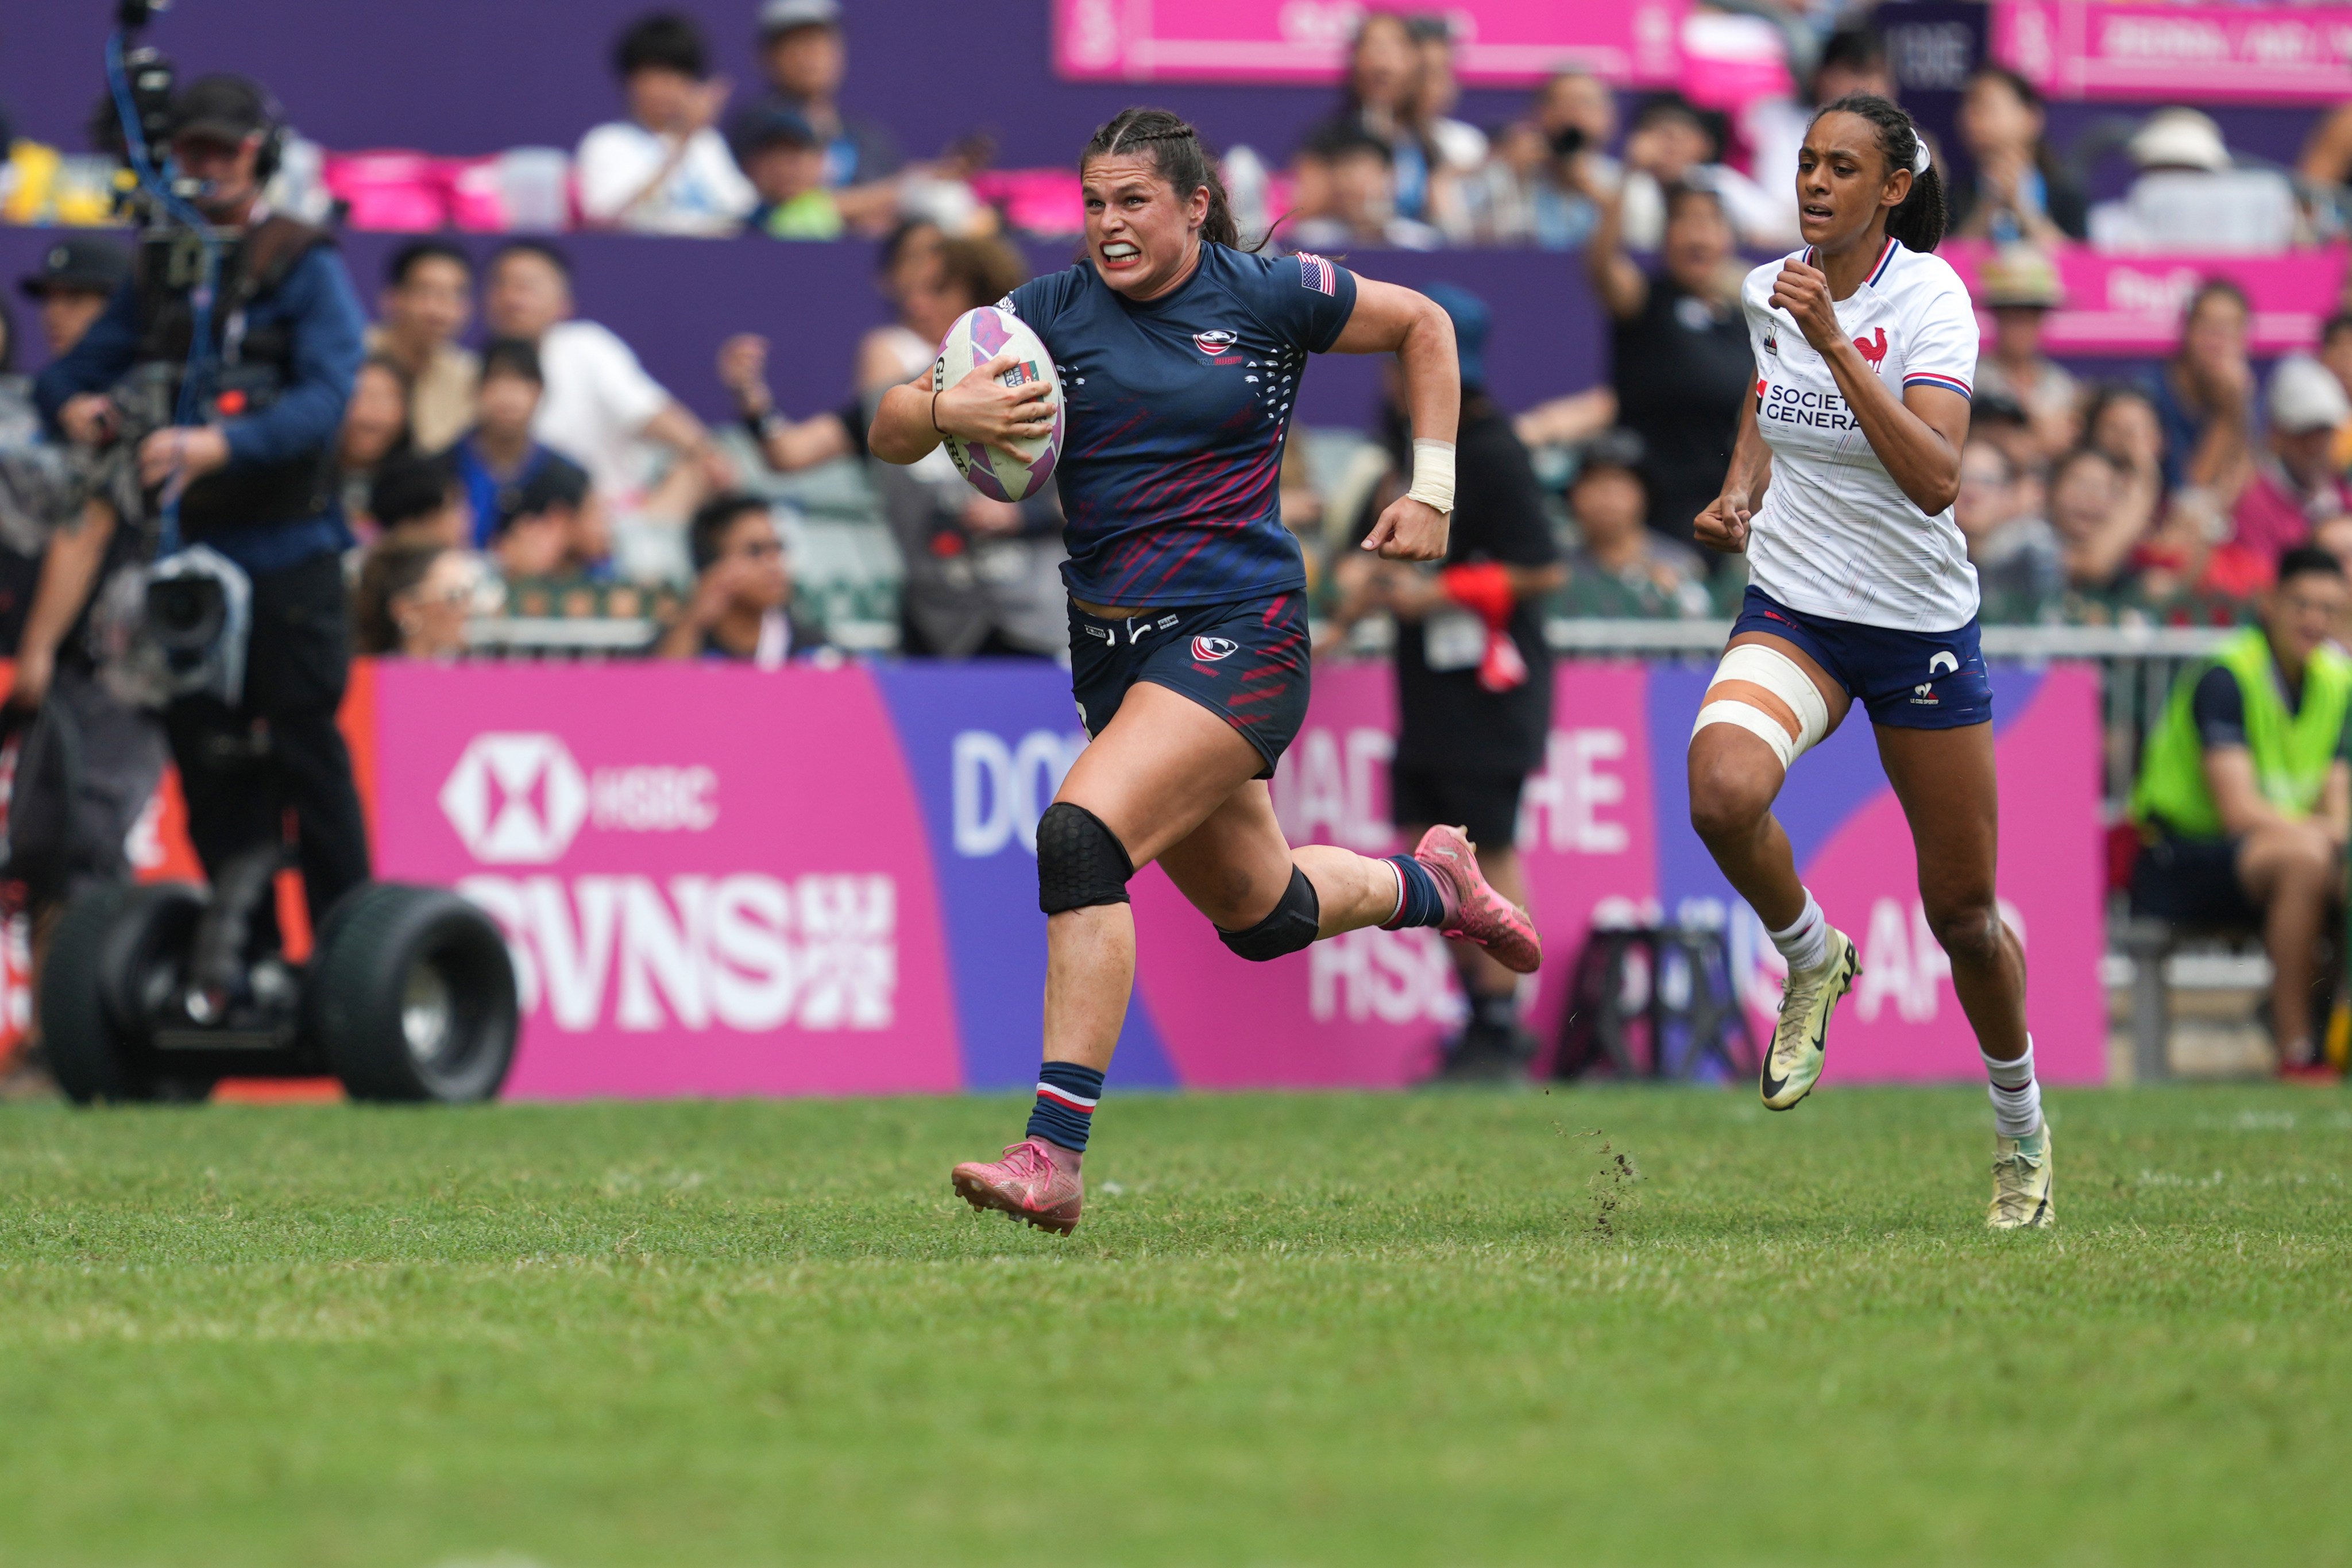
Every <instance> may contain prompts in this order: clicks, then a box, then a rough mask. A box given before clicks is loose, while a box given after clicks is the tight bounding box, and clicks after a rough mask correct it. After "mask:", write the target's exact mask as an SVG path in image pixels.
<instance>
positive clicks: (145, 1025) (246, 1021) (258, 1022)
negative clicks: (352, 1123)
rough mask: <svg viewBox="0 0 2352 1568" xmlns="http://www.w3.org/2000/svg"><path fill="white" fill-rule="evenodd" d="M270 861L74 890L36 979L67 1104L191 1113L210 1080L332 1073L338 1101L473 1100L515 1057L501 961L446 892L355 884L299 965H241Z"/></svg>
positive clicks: (485, 923)
mask: <svg viewBox="0 0 2352 1568" xmlns="http://www.w3.org/2000/svg"><path fill="white" fill-rule="evenodd" d="M283 863H284V854H283V851H282V850H280V849H278V848H275V847H272V848H269V849H267V850H262V851H257V852H256V853H255V854H253V855H251V856H249V857H246V858H242V859H239V860H236V861H233V862H231V863H230V864H229V865H228V866H226V867H224V868H222V872H221V875H220V877H219V879H217V881H216V882H215V886H214V887H213V888H212V889H209V890H207V889H201V888H195V887H191V886H189V885H187V884H185V883H178V882H165V883H156V884H152V885H149V886H144V887H122V886H104V887H98V888H92V889H88V890H86V891H84V892H82V893H81V894H79V896H77V897H76V898H75V899H74V900H73V901H72V902H71V903H70V904H68V906H67V909H66V912H65V915H64V918H63V919H62V920H60V921H58V930H57V933H56V935H55V937H54V938H53V939H52V941H51V942H50V944H49V952H48V960H47V965H46V966H45V968H44V969H43V971H42V975H41V984H40V994H39V999H38V1000H39V1005H40V1016H41V1033H42V1038H43V1040H44V1042H45V1043H46V1045H47V1050H48V1055H49V1063H50V1068H51V1070H52V1071H53V1072H55V1073H56V1075H57V1079H58V1086H59V1087H60V1088H62V1089H64V1090H65V1091H66V1093H67V1095H68V1097H70V1098H71V1099H72V1100H74V1101H75V1102H76V1103H77V1104H81V1105H89V1104H93V1103H98V1102H101V1101H105V1102H115V1103H120V1102H123V1101H135V1100H202V1099H203V1098H204V1097H205V1095H206V1094H208V1093H210V1092H211V1089H212V1087H213V1085H214V1084H215V1083H217V1082H218V1081H219V1080H220V1079H224V1078H307V1077H315V1076H318V1075H320V1074H330V1073H331V1074H332V1075H333V1076H335V1077H336V1078H339V1079H341V1080H342V1082H343V1087H344V1089H346V1090H348V1091H349V1092H350V1094H351V1096H352V1099H354V1100H413V1101H428V1102H437V1103H440V1104H446V1105H461V1104H467V1103H469V1102H472V1101H476V1100H488V1099H490V1098H491V1097H493V1096H494V1095H496V1094H497V1093H498V1091H499V1085H500V1084H502V1083H503V1082H505V1081H506V1076H507V1069H508V1068H509V1066H511V1065H512V1063H513V1060H514V1048H515V1036H516V1032H517V1030H518V1028H519V1027H520V1008H519V1007H518V1005H517V1002H516V996H515V979H514V965H513V963H512V960H511V959H509V956H508V953H507V947H506V942H505V941H504V939H503V938H501V937H500V935H499V929H498V927H497V926H496V925H495V924H493V923H492V922H491V921H490V919H489V917H488V916H487V915H485V914H484V913H483V912H482V911H481V910H479V909H478V908H476V907H475V906H474V905H473V904H471V903H469V902H467V900H464V899H462V898H459V897H458V896H457V894H455V893H452V892H448V891H446V889H439V888H418V887H411V886H408V885H406V884H404V883H399V882H369V883H366V884H363V885H362V886H361V887H359V888H356V889H352V892H350V893H348V894H346V895H345V896H344V897H343V898H342V899H341V900H340V901H339V902H338V903H337V904H336V905H335V907H334V908H333V909H332V910H330V911H329V912H328V915H327V919H326V921H325V922H324V923H323V924H322V925H321V926H320V929H319V931H318V934H317V940H316V942H315V943H314V945H313V951H312V952H311V955H310V963H308V964H307V965H299V966H298V965H295V964H292V963H288V962H287V961H286V959H285V958H284V957H283V956H282V955H281V954H279V953H277V952H262V953H258V954H256V953H254V952H251V951H250V948H251V943H250V942H249V941H248V937H249V934H250V932H251V930H252V924H253V921H252V915H253V913H254V911H255V910H257V909H259V908H260V907H261V900H263V899H266V898H269V897H273V896H274V894H275V891H276V888H275V881H276V876H277V872H278V868H279V867H280V866H281V865H282V864H283Z"/></svg>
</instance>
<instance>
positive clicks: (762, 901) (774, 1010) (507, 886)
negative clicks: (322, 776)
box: [439, 731, 898, 1034]
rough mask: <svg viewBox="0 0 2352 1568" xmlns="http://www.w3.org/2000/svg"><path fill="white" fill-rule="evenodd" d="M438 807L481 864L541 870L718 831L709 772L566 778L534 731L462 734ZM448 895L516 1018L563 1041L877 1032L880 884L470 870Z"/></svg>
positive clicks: (558, 753) (576, 769)
mask: <svg viewBox="0 0 2352 1568" xmlns="http://www.w3.org/2000/svg"><path fill="white" fill-rule="evenodd" d="M439 804H440V806H441V814H442V816H444V817H446V819H447V821H448V823H449V826H450V827H451V828H452V829H453V830H454V831H455V832H456V834H457V838H458V840H459V842H461V843H462V844H464V845H465V847H466V852H467V855H468V856H470V857H471V858H473V860H474V861H475V862H476V863H477V864H478V865H480V866H486V867H493V866H497V867H517V868H522V867H551V866H552V865H553V863H554V862H557V861H560V860H562V858H564V857H565V855H567V854H568V853H569V852H570V851H571V849H572V845H573V844H574V842H575V841H577V839H578V838H579V837H580V835H581V834H582V833H583V832H590V833H600V832H601V833H627V834H667V833H694V834H707V833H709V832H711V831H712V830H713V829H715V828H717V827H718V826H719V775H718V773H717V772H716V771H715V770H713V769H711V768H709V767H705V766H700V765H693V766H683V767H680V766H671V765H666V764H665V765H629V766H612V767H598V768H595V769H593V770H589V769H583V768H582V767H581V765H580V763H579V759H577V758H576V757H574V756H573V755H572V749H571V748H570V747H569V746H567V745H565V744H564V742H563V741H562V737H560V736H557V735H552V734H547V733H543V732H535V731H523V732H510V731H496V732H486V733H483V734H478V735H476V736H475V737H474V738H473V740H472V741H470V742H467V746H466V749H465V751H464V752H462V753H461V754H460V755H459V756H458V758H457V765H456V766H454V767H452V768H451V769H450V770H449V776H448V778H447V779H446V780H445V781H444V782H443V784H442V785H441V793H440V796H439ZM647 852H648V853H649V854H650V855H651V856H654V857H656V858H657V857H658V856H659V854H660V851H659V850H658V848H656V847H653V846H648V847H647ZM710 855H711V851H710V849H709V848H708V847H705V848H703V849H701V850H698V853H697V856H696V858H697V860H698V862H700V863H702V864H706V865H707V863H708V862H709V858H710ZM457 890H458V891H459V892H460V893H463V894H464V895H465V896H466V897H467V898H469V899H471V900H473V901H474V902H475V903H477V904H479V905H480V906H481V907H482V908H483V909H484V910H487V911H488V913H489V915H490V916H491V918H492V919H494V920H496V921H498V922H499V927H500V929H501V930H503V931H505V933H506V938H507V946H508V949H509V952H511V953H512V954H513V957H514V963H515V979H516V983H517V986H518V989H519V990H520V993H521V1002H522V1007H523V1011H524V1012H525V1014H527V1015H529V1014H535V1013H537V1012H539V1011H540V1010H541V1007H544V1008H545V1009H546V1013H547V1016H548V1020H549V1022H551V1024H552V1025H553V1026H554V1027H556V1028H557V1029H559V1030H562V1031H564V1032H566V1033H573V1034H581V1033H591V1032H596V1031H601V1030H604V1029H606V1028H618V1029H621V1030H625V1031H630V1032H641V1031H642V1032H656V1031H662V1030H667V1029H686V1030H692V1031H701V1030H706V1029H709V1028H712V1027H714V1026H715V1027H721V1028H728V1029H734V1030H739V1031H742V1032H745V1033H761V1032H766V1031H770V1030H775V1029H781V1028H800V1029H810V1030H837V1029H885V1028H888V1027H889V1026H891V1024H892V1023H893V1022H894V1021H895V1018H896V1016H897V1006H896V998H897V993H898V883H897V881H896V880H895V879H892V878H890V877H888V876H882V875H873V874H863V873H856V872H850V873H846V874H844V873H835V872H814V873H808V874H803V875H800V876H793V877H778V876H774V875H772V874H770V873H769V872H767V871H764V870H750V869H745V870H739V871H734V872H732V873H729V872H726V871H719V872H711V871H708V870H701V869H698V870H696V871H693V872H688V873H681V874H667V870H666V869H660V870H656V871H655V872H653V873H651V874H648V873H639V872H609V871H608V872H602V873H598V874H590V875H581V876H569V875H563V874H561V873H559V872H556V871H553V870H541V871H535V872H532V873H530V874H527V875H523V874H508V873H495V872H488V871H484V872H478V873H476V874H474V875H471V876H467V877H463V878H461V879H458V882H457Z"/></svg>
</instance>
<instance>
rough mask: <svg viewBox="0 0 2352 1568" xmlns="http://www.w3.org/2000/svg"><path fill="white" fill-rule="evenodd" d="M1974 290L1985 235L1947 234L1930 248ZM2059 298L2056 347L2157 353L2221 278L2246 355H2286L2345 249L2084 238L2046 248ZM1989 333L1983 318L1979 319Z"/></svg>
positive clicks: (2049, 327)
mask: <svg viewBox="0 0 2352 1568" xmlns="http://www.w3.org/2000/svg"><path fill="white" fill-rule="evenodd" d="M1936 254H1937V255H1938V256H1941V257H1942V258H1944V259H1945V260H1947V261H1948V262H1950V263H1951V264H1952V267H1953V269H1954V270H1955V271H1957V272H1958V273H1959V275H1960V278H1961V279H1962V280H1963V281H1965V282H1966V283H1967V284H1968V285H1969V289H1971V290H1972V291H1973V290H1974V289H1975V288H1976V280H1977V273H1978V270H1979V268H1982V267H1983V265H1984V264H1985V261H1986V259H1987V258H1989V257H1990V255H1991V247H1990V246H1989V245H1988V244H1986V243H1985V242H1984V241H1983V240H1965V239H1955V240H1947V241H1945V243H1944V244H1943V245H1942V246H1941V247H1938V248H1937V252H1936ZM2052 256H2053V260H2055V261H2056V262H2057V264H2058V276H2059V280H2060V282H2061V284H2062V285H2063V287H2064V289H2065V291H2066V292H2065V299H2064V301H2063V303H2062V304H2060V306H2059V307H2058V308H2057V309H2056V310H2053V311H2052V312H2051V313H2050V316H2049V319H2048V320H2047V321H2046V322H2045V323H2044V324H2043V326H2042V342H2043V345H2044V346H2045V347H2047V348H2048V349H2049V350H2050V352H2051V353H2059V354H2164V353H2171V352H2172V351H2173V349H2175V348H2176V347H2178V346H2179V342H2180V318H2181V312H2182V311H2183V310H2185V309H2187V307H2188V304H2189V296H2190V295H2192V294H2194V293H2195V292H2196V291H2197V289H2198V286H2199V285H2200V284H2201V283H2203V282H2204V281H2205V280H2206V279H2208V278H2216V277H2219V278H2228V279H2232V280H2233V281H2235V282H2236V283H2237V285H2238V286H2239V287H2240V288H2242V289H2244V290H2245V291H2246V298H2247V299H2248V300H2250V301H2251V302H2252V305H2253V318H2252V322H2251V323H2250V327H2249V331H2250V335H2251V341H2252V348H2253V351H2254V353H2258V354H2276V353H2291V352H2293V351H2294V350H2298V349H2310V348H2314V347H2315V346H2316V345H2317V344H2318V342H2319V327H2320V323H2321V321H2324V320H2326V316H2327V313H2328V312H2329V311H2330V310H2334V309H2335V308H2336V296H2337V293H2338V291H2339V290H2340V289H2342V287H2343V284H2344V275H2345V265H2346V259H2347V256H2352V251H2347V247H2344V246H2343V245H2341V244H2336V245H2330V246H2326V247H2322V248H2318V249H2312V250H2295V251H2289V252H2287V253H2286V254H2284V255H2282V256H2116V255H2110V254H2107V253H2105V252H2102V251H2097V250H2094V249H2092V248H2091V247H2089V246H2087V245H2069V246H2064V247H2058V248H2056V249H2055V250H2053V253H2052ZM1984 327H1985V331H1986V332H1987V334H1988V340H1989V339H1990V331H1991V319H1990V316H1989V315H1988V316H1986V317H1985V318H1984Z"/></svg>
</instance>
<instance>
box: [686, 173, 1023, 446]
mask: <svg viewBox="0 0 2352 1568" xmlns="http://www.w3.org/2000/svg"><path fill="white" fill-rule="evenodd" d="M945 244H946V237H944V236H943V235H942V234H940V226H939V225H938V224H936V223H933V222H932V221H931V220H929V218H908V219H907V220H905V221H904V222H902V223H900V224H899V225H898V227H897V228H895V229H893V230H892V231H891V233H890V237H889V238H887V240H885V241H884V242H883V245H882V254H881V257H880V258H879V260H878V262H877V266H876V268H875V278H874V287H875V290H876V291H877V293H879V294H880V295H881V296H882V297H883V298H884V299H885V300H888V301H889V302H890V307H891V311H892V314H893V316H894V318H895V320H893V321H891V323H890V324H888V325H887V326H880V327H876V328H875V329H873V330H872V331H869V332H867V333H866V335H865V337H864V338H863V339H861V340H860V341H859V342H858V346H857V360H856V367H855V380H856V387H857V390H856V392H854V393H852V394H851V395H850V397H849V399H848V400H847V401H846V402H845V403H844V404H842V405H840V406H839V407H837V408H830V409H826V410H824V412H822V413H819V414H814V415H812V416H809V417H808V418H806V419H802V420H793V419H790V418H787V417H786V416H784V415H782V414H781V413H779V412H778V411H777V408H776V399H775V394H774V393H773V392H772V390H770V388H769V385H768V340H767V339H766V338H764V337H761V335H760V334H758V333H757V332H738V333H736V334H735V335H734V336H732V337H730V338H729V339H728V340H727V341H726V342H722V343H720V344H719V384H720V385H721V386H724V387H725V388H726V389H727V390H728V393H729V394H730V395H731V396H732V397H733V398H734V400H735V408H736V412H737V415H738V416H739V417H740V419H741V420H742V423H743V427H744V429H745V430H746V431H748V432H749V433H750V435H751V439H752V440H753V441H754V442H756V443H758V445H759V447H760V451H761V456H763V457H764V458H766V459H767V462H768V466H769V467H770V468H773V469H775V470H776V471H777V472H778V473H783V474H790V473H797V472H799V471H800V470H801V469H803V468H814V467H815V466H816V465H817V464H819V463H824V462H831V461H833V460H834V459H835V458H851V457H856V458H862V457H864V456H865V454H866V395H867V394H868V393H869V392H872V393H878V392H879V391H880V390H881V389H882V388H885V387H888V386H892V385H895V384H898V383H899V382H902V381H905V380H907V379H908V377H909V376H912V375H913V374H915V373H916V372H917V371H919V370H920V369H921V368H922V367H923V366H925V365H927V364H929V363H930V362H931V356H932V354H933V353H935V352H936V348H935V345H936V344H937V342H938V341H939V339H940V338H941V337H943V336H945V335H946V333H947V329H948V325H949V323H950V322H951V321H954V320H955V318H956V316H958V315H961V314H962V311H961V310H957V311H954V312H952V313H950V314H949V315H947V316H944V317H941V316H940V315H939V312H938V310H937V309H936V308H934V305H933V301H934V299H935V297H936V296H937V295H938V293H939V288H938V285H939V281H940V255H941V252H942V249H943V247H944V246H945ZM986 254H989V255H992V256H995V257H998V258H1011V259H1012V261H1013V265H1012V266H1011V267H1009V268H1004V269H1003V276H1005V277H1009V278H1011V279H1013V281H1014V282H1015V283H1016V284H1017V283H1018V282H1020V281H1021V279H1022V275H1023V273H1024V270H1025V269H1024V268H1021V266H1020V265H1019V256H1018V253H1017V252H1014V251H1013V250H1011V249H1010V248H1009V247H1003V246H992V247H989V248H988V250H987V251H986ZM917 301H920V303H919V304H918V303H917ZM918 466H920V465H918ZM878 477H879V476H877V478H878Z"/></svg>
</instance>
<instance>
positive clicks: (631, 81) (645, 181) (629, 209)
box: [572, 11, 758, 235]
mask: <svg viewBox="0 0 2352 1568" xmlns="http://www.w3.org/2000/svg"><path fill="white" fill-rule="evenodd" d="M613 69H614V73H615V74H617V75H618V76H619V77H620V79H621V90H622V93H623V94H624V96H625V98H626V100H627V103H628V112H629V117H628V118H627V119H626V120H616V121H611V122H609V123H607V124H604V125H599V126H597V127H596V128H595V129H594V130H593V131H591V132H588V134H587V135H586V136H584V137H583V138H581V142H580V151H579V153H577V155H576V156H575V157H574V159H573V162H572V167H573V174H574V178H575V180H576V181H577V183H578V185H579V191H580V210H581V214H582V216H583V217H585V218H586V219H587V221H588V222H589V223H591V224H593V225H596V226H603V227H608V228H629V229H636V230H638V231H640V232H643V233H646V234H688V235H719V234H732V233H733V232H734V231H735V229H736V228H737V227H738V226H740V224H741V223H742V221H743V218H744V216H745V215H746V214H748V213H749V212H751V208H752V207H753V206H754V205H757V201H758V198H757V196H755V195H754V194H753V193H752V190H751V182H749V181H748V180H746V179H744V177H743V171H742V170H741V169H740V168H738V167H737V166H736V163H735V158H734V155H733V154H732V153H730V152H729V151H728V148H727V142H726V139H725V138H724V137H722V136H720V135H719V132H717V131H716V130H715V129H713V127H714V126H715V125H716V124H717V123H718V120H719V111H720V110H722V109H724V108H725V107H726V104H727V94H728V90H729V88H728V83H727V81H726V80H725V79H723V78H721V79H716V80H714V79H711V76H710V69H709V51H708V49H707V48H706V47H705V46H704V44H703V40H702V29H701V28H699V27H698V26H696V25H695V23H694V21H693V20H692V19H691V18H690V17H688V16H681V15H679V14H677V13H676V12H667V11H665V12H659V13H656V15H653V16H643V17H640V18H638V19H637V20H636V21H635V22H632V23H631V24H629V26H628V27H627V28H626V29H625V30H624V31H623V33H622V34H621V37H620V39H619V41H618V42H617V43H615V44H614V47H613Z"/></svg>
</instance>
